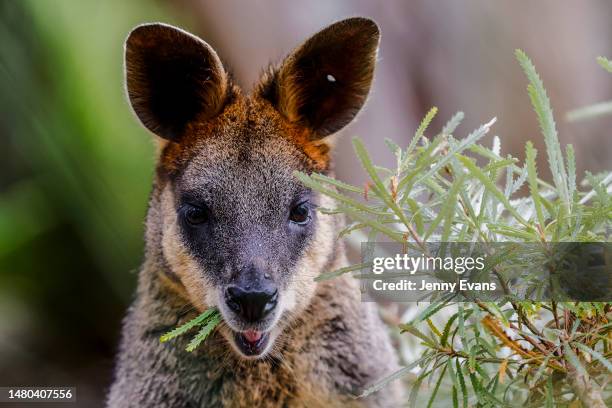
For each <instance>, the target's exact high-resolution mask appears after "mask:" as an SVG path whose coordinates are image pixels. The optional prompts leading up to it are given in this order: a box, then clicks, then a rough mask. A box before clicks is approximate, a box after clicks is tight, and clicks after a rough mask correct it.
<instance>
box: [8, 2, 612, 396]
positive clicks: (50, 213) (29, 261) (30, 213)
mask: <svg viewBox="0 0 612 408" xmlns="http://www.w3.org/2000/svg"><path fill="white" fill-rule="evenodd" d="M495 4H496V5H495ZM513 4H514V5H510V3H496V2H494V3H492V2H488V1H486V0H480V1H465V2H461V1H451V0H448V1H440V2H428V1H425V0H420V1H410V2H407V1H401V0H392V1H379V2H377V1H370V0H351V1H349V0H345V1H337V2H329V1H323V0H320V1H314V2H299V3H298V2H286V1H282V0H270V1H261V0H259V1H238V0H232V1H224V2H219V1H212V0H210V1H204V0H202V1H198V0H174V1H144V0H130V1H125V0H123V1H121V0H106V1H78V0H0V386H9V385H71V386H77V387H78V405H79V406H86V407H90V406H100V405H101V404H102V402H103V398H104V394H105V392H106V390H107V388H108V385H109V383H110V381H111V376H112V366H113V358H114V353H115V351H116V347H117V342H118V336H119V330H120V321H121V318H122V317H123V315H124V313H125V309H126V307H127V305H128V304H129V301H130V299H131V296H132V292H133V289H134V286H135V282H136V274H137V270H138V267H139V264H140V262H141V259H142V249H143V240H142V234H143V219H144V216H145V212H146V204H147V195H148V193H149V190H150V185H151V179H152V174H153V166H154V154H155V153H154V152H155V146H154V143H153V141H152V140H153V139H152V137H151V136H150V135H149V134H147V132H146V131H145V130H143V128H142V127H141V126H140V124H139V123H138V121H137V120H136V119H135V118H134V117H133V115H132V113H131V111H130V108H129V106H128V104H127V102H126V99H125V97H124V88H123V77H122V75H123V73H122V53H123V49H122V46H123V41H124V39H125V37H126V35H127V33H128V32H129V30H130V29H131V28H132V27H134V26H135V25H137V24H140V23H143V22H148V21H164V22H166V23H170V24H176V25H179V26H181V27H184V28H186V29H188V30H190V31H193V32H194V33H196V34H198V35H200V36H202V38H204V39H205V40H206V41H208V42H209V43H211V44H212V45H213V46H214V47H215V48H216V49H217V50H218V51H219V54H220V55H221V56H222V58H223V59H224V60H225V61H227V62H228V66H230V67H233V68H234V71H233V73H234V75H235V77H236V81H237V83H238V84H240V85H243V86H244V87H246V88H248V87H249V85H250V84H252V83H253V82H254V81H255V80H256V79H257V77H258V75H259V73H260V72H261V69H262V67H264V66H266V64H267V63H268V62H270V61H276V60H278V59H279V58H280V57H281V56H282V55H284V54H285V53H286V52H288V51H289V50H290V49H291V48H292V47H294V46H295V45H296V44H298V43H299V42H300V41H302V40H303V39H305V38H306V37H307V36H308V35H310V34H311V33H313V32H315V31H316V30H318V29H320V28H322V27H323V26H325V25H327V24H329V23H330V22H332V21H334V20H337V19H339V18H342V17H346V16H351V15H365V16H370V17H373V18H374V19H376V20H377V21H378V22H379V24H380V25H381V28H382V32H383V40H382V45H381V51H380V58H379V60H380V61H379V67H378V69H377V75H376V81H375V85H374V90H373V94H372V96H371V98H370V102H369V105H368V107H367V109H366V110H365V112H363V113H362V114H360V117H359V120H358V122H357V123H356V124H355V125H352V126H351V127H350V128H349V130H348V131H346V132H345V133H348V134H347V135H346V136H345V137H344V138H343V139H342V140H341V141H340V142H339V145H338V148H337V172H338V175H339V176H340V178H343V179H346V180H348V181H351V182H354V183H357V184H361V183H362V182H363V180H364V178H363V175H362V173H361V172H360V170H359V168H358V167H359V166H358V165H357V164H356V163H355V160H354V156H353V154H352V151H351V147H350V136H353V135H359V136H360V137H362V138H364V139H365V141H366V143H367V144H368V147H369V148H370V149H371V150H372V152H373V154H374V159H375V160H376V161H377V162H381V163H382V164H386V163H385V162H386V161H387V162H388V161H389V160H391V156H390V154H388V153H387V152H386V151H385V148H384V146H383V144H382V143H380V141H381V140H382V139H383V137H390V138H392V139H394V140H396V141H397V142H398V143H403V144H407V143H408V141H409V139H410V135H411V134H412V133H413V131H414V129H415V127H416V125H417V124H418V121H419V120H420V118H421V117H422V116H423V114H424V113H425V112H426V111H427V110H428V109H429V108H430V107H431V106H432V105H437V106H439V107H440V114H439V115H438V118H437V119H436V122H435V123H434V124H433V127H432V128H433V129H438V128H439V127H440V126H441V124H442V123H443V122H444V121H445V120H446V119H448V118H450V116H451V115H452V114H453V113H454V112H455V111H457V110H464V111H465V112H466V115H467V118H466V122H465V123H464V125H462V127H461V128H460V131H459V134H458V136H459V137H462V136H463V135H465V134H467V133H468V132H469V131H470V130H471V129H473V128H475V127H476V126H478V125H479V124H480V123H483V122H485V121H488V120H489V119H490V118H491V117H493V116H498V118H499V120H498V122H497V124H496V126H495V131H496V133H498V134H499V135H500V137H501V138H502V148H503V150H504V151H507V152H509V153H512V154H514V155H516V156H518V157H522V155H523V153H522V150H523V146H524V141H525V140H526V139H535V140H536V146H537V147H539V148H541V147H542V142H541V139H540V138H539V137H538V136H537V135H538V129H537V123H536V120H535V116H534V115H533V113H532V111H531V107H530V106H529V100H528V97H527V94H526V92H525V80H524V77H523V75H522V73H521V71H520V68H519V67H518V64H516V63H515V61H514V57H513V50H514V49H515V48H523V49H525V50H526V51H527V53H528V54H529V55H530V56H531V57H532V58H533V59H534V62H535V64H536V66H537V67H538V70H539V71H540V73H541V74H542V76H543V79H544V82H545V85H546V87H547V89H548V91H549V94H550V96H551V99H552V102H553V106H554V107H555V109H556V113H557V115H558V123H559V130H560V138H561V141H562V143H573V144H574V145H575V146H576V151H577V158H578V167H579V169H580V170H584V169H590V170H592V171H594V172H596V171H599V170H603V169H609V168H611V167H612V166H611V164H612V162H611V161H612V160H611V158H612V143H610V129H612V126H611V125H612V121H611V119H610V117H607V118H600V119H596V120H593V121H590V122H588V123H575V124H569V123H567V122H565V121H563V119H562V118H563V113H564V112H566V111H567V110H569V109H572V108H576V107H579V106H582V105H586V104H590V103H593V102H598V101H601V100H605V99H610V95H612V79H611V78H610V77H609V75H608V74H607V73H605V72H603V70H601V68H600V67H598V66H597V64H596V63H595V57H596V56H597V55H608V56H611V55H612V25H611V24H610V21H612V4H611V3H609V2H604V1H586V2H580V3H579V4H578V3H577V2H569V1H567V2H566V1H561V2H557V1H550V0H549V1H542V2H537V4H528V3H527V2H524V3H521V5H516V3H513ZM381 123H382V124H384V126H381ZM542 156H544V155H542ZM544 167H546V166H545V163H541V168H544ZM544 175H545V174H544Z"/></svg>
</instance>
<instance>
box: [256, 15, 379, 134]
mask: <svg viewBox="0 0 612 408" xmlns="http://www.w3.org/2000/svg"><path fill="white" fill-rule="evenodd" d="M379 39H380V31H379V29H378V26H377V25H376V23H375V22H374V21H372V20H370V19H367V18H360V17H358V18H349V19H346V20H342V21H339V22H337V23H334V24H332V25H330V26H329V27H327V28H325V29H323V30H322V31H320V32H318V33H317V34H315V35H314V36H312V37H311V38H310V39H308V40H307V41H306V42H305V43H304V44H302V45H301V46H300V47H298V48H297V49H295V50H294V51H293V52H292V53H291V54H290V55H289V56H288V57H287V58H286V59H285V60H284V61H283V62H282V63H281V65H280V67H279V68H278V70H276V71H275V72H274V73H273V74H272V76H271V78H269V79H268V82H267V83H264V84H263V85H262V87H261V92H262V95H263V96H264V98H267V99H268V100H270V101H271V102H272V103H273V104H274V105H275V106H276V108H277V109H278V110H279V111H280V112H281V113H282V114H283V115H284V116H285V117H286V118H287V119H288V120H289V121H290V122H294V123H300V124H302V125H303V126H306V127H308V128H310V129H312V130H313V131H314V133H315V135H316V136H315V137H324V136H327V135H329V134H331V133H334V132H336V131H338V130H340V129H341V128H343V127H344V126H346V125H347V124H348V123H349V122H350V121H351V120H352V119H353V118H354V117H355V115H356V114H357V112H359V110H360V109H361V107H362V106H363V104H364V102H365V100H366V98H367V96H368V92H369V90H370V85H371V84H372V78H373V75H374V66H375V63H376V54H377V50H378V42H379Z"/></svg>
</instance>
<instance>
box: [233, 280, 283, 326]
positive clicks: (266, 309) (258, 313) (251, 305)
mask: <svg viewBox="0 0 612 408" xmlns="http://www.w3.org/2000/svg"><path fill="white" fill-rule="evenodd" d="M277 299H278V290H277V289H276V288H273V287H268V288H264V289H257V290H250V289H244V288H240V287H238V286H230V287H228V288H227V289H226V290H225V301H226V303H227V305H228V306H229V308H230V309H231V310H232V311H233V312H234V313H236V314H237V315H239V316H241V317H242V318H243V319H244V320H245V321H247V322H251V323H252V322H256V321H258V320H261V319H263V318H264V317H266V316H267V315H268V314H269V313H270V312H271V311H272V310H274V308H275V307H276V301H277Z"/></svg>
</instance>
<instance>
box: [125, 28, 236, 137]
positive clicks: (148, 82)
mask: <svg viewBox="0 0 612 408" xmlns="http://www.w3.org/2000/svg"><path fill="white" fill-rule="evenodd" d="M125 81H126V87H127V93H128V96H129V99H130V103H131V105H132V108H133V109H134V112H135V113H136V115H137V116H138V118H139V119H140V121H141V122H142V124H143V125H144V126H145V127H147V129H149V130H150V131H151V132H153V133H155V134H156V135H158V136H160V137H163V138H165V139H168V140H172V141H178V140H179V139H180V137H181V136H182V134H183V132H184V129H185V126H186V125H187V124H188V123H190V122H191V121H193V120H194V119H196V118H198V119H202V120H205V119H209V118H212V117H214V116H215V115H217V114H218V113H219V112H220V111H221V109H222V108H223V105H224V103H225V101H226V97H227V91H228V78H227V74H226V72H225V70H224V69H223V65H222V64H221V60H220V59H219V57H218V56H217V53H216V52H215V51H214V50H213V49H212V48H211V47H210V45H208V44H207V43H205V42H204V41H202V40H201V39H199V38H198V37H196V36H194V35H191V34H189V33H187V32H185V31H183V30H181V29H179V28H176V27H172V26H169V25H165V24H159V23H155V24H144V25H141V26H138V27H136V28H135V29H134V30H133V31H132V32H131V33H130V34H129V36H128V38H127V40H126V42H125Z"/></svg>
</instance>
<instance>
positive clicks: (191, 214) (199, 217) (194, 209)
mask: <svg viewBox="0 0 612 408" xmlns="http://www.w3.org/2000/svg"><path fill="white" fill-rule="evenodd" d="M182 212H183V217H184V218H185V221H187V223H188V224H189V225H200V224H204V223H205V222H207V221H208V219H209V214H208V209H207V208H205V207H198V206H195V205H191V204H186V205H185V206H184V207H183V211H182Z"/></svg>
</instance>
